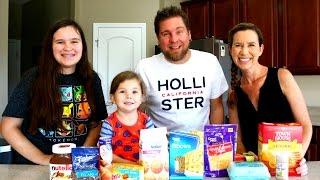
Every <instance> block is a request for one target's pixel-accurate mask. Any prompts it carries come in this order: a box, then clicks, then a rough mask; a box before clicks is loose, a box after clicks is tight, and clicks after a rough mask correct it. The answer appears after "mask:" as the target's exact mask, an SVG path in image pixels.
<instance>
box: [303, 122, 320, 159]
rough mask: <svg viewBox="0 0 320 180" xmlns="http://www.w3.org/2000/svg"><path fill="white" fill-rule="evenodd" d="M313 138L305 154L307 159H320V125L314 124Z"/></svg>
mask: <svg viewBox="0 0 320 180" xmlns="http://www.w3.org/2000/svg"><path fill="white" fill-rule="evenodd" d="M312 131H313V133H312V139H311V143H310V145H309V149H308V151H307V152H306V154H305V158H306V160H307V161H320V126H313V128H312Z"/></svg>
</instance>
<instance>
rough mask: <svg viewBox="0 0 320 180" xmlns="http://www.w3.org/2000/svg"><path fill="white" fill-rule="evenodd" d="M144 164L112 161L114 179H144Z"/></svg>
mask: <svg viewBox="0 0 320 180" xmlns="http://www.w3.org/2000/svg"><path fill="white" fill-rule="evenodd" d="M143 170H144V169H143V166H141V165H135V164H127V163H112V179H113V180H125V179H135V180H143V177H144V172H143Z"/></svg>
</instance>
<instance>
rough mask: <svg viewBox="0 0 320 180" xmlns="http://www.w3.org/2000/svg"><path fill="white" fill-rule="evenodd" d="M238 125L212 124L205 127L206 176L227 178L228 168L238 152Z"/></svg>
mask: <svg viewBox="0 0 320 180" xmlns="http://www.w3.org/2000/svg"><path fill="white" fill-rule="evenodd" d="M236 144H237V125H236V124H210V125H205V127H204V175H205V176H206V177H227V176H228V172H227V168H228V166H229V164H230V163H231V162H232V161H233V159H234V156H235V153H236V150H237V145H236Z"/></svg>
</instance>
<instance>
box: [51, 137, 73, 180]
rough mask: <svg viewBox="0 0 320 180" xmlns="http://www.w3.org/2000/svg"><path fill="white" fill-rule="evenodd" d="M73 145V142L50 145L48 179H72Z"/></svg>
mask: <svg viewBox="0 0 320 180" xmlns="http://www.w3.org/2000/svg"><path fill="white" fill-rule="evenodd" d="M75 147H76V145H75V144H73V143H59V144H55V145H53V146H52V152H53V156H52V158H51V159H50V165H49V167H50V179H52V180H53V179H72V159H71V149H72V148H75Z"/></svg>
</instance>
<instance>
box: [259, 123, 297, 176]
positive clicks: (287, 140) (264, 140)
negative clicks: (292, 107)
mask: <svg viewBox="0 0 320 180" xmlns="http://www.w3.org/2000/svg"><path fill="white" fill-rule="evenodd" d="M258 135H259V136H258V157H259V160H260V161H262V162H263V163H264V164H265V165H266V166H267V167H268V169H269V171H270V173H271V175H272V176H274V175H275V171H276V154H277V153H286V154H288V155H289V176H297V175H298V174H297V172H296V170H295V169H296V168H297V167H298V166H299V162H300V158H301V157H300V156H301V151H302V126H301V125H300V124H298V123H260V124H259V133H258Z"/></svg>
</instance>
